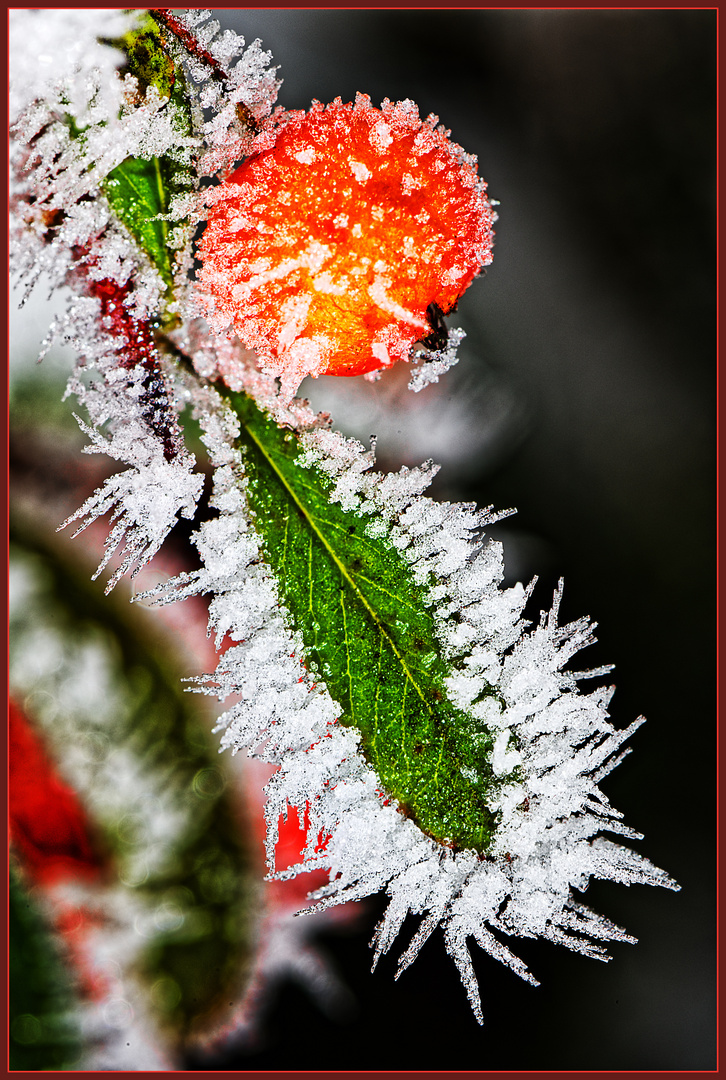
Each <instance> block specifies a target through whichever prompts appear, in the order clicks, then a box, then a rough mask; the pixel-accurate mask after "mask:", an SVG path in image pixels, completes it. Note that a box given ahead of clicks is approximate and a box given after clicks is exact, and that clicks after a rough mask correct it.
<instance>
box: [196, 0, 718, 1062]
mask: <svg viewBox="0 0 726 1080" xmlns="http://www.w3.org/2000/svg"><path fill="white" fill-rule="evenodd" d="M215 16H216V17H217V18H219V19H220V20H221V21H222V24H223V26H229V27H232V28H234V29H235V30H237V31H238V32H240V33H242V34H243V35H244V36H245V37H246V39H247V40H248V41H251V40H253V39H254V38H255V37H260V38H261V39H262V42H263V45H264V46H265V47H266V48H269V49H270V50H271V51H272V53H273V57H274V60H275V62H276V63H277V64H279V65H280V72H279V74H280V76H281V77H283V79H284V83H283V86H282V90H281V92H280V97H279V103H280V104H282V105H284V106H286V107H288V108H307V107H308V106H309V104H310V101H311V99H312V98H318V99H319V100H321V101H324V102H328V101H331V100H332V99H333V98H334V97H336V96H338V95H340V96H341V97H342V98H343V100H344V101H350V100H352V99H353V98H354V96H355V93H356V91H358V90H361V91H364V92H367V93H369V94H370V95H371V97H372V99H373V103H374V104H379V103H380V101H381V100H382V99H383V98H384V97H390V98H392V99H394V100H397V99H402V98H406V97H410V98H413V99H414V100H415V101H416V102H417V103H418V105H419V107H420V111H421V115H422V116H426V115H427V114H428V113H429V112H435V113H437V114H438V115H439V116H440V118H441V120H442V122H443V123H444V124H445V125H446V127H448V128H451V129H452V138H453V139H454V140H455V141H457V142H459V143H460V144H461V145H463V146H464V148H465V149H466V150H467V151H469V152H470V153H475V154H477V155H478V157H479V169H480V173H481V175H482V176H484V177H485V178H486V180H487V181H488V183H489V189H490V192H491V194H492V196H493V197H494V198H496V199H498V200H499V201H500V203H501V206H500V207H499V213H500V221H499V223H498V226H497V242H496V248H495V257H494V263H493V265H492V267H491V268H490V269H489V271H488V273H487V275H486V277H485V278H484V279H483V280H480V281H478V282H476V283H475V284H474V285H473V286H472V288H471V289H470V290H469V292H468V293H467V294H466V296H465V297H464V299H463V300H462V302H461V304H460V308H459V313H458V314H457V316H456V317H455V321H454V325H457V324H458V325H462V326H463V327H464V328H465V329H466V331H467V334H468V337H467V339H466V341H465V343H464V346H462V350H461V356H462V360H461V363H460V364H459V366H458V367H457V368H456V369H455V370H454V371H452V372H450V373H449V374H448V375H447V376H444V378H443V379H442V381H441V382H440V383H439V385H438V386H437V387H433V388H431V389H428V390H426V391H425V394H426V395H428V397H427V398H426V400H427V401H429V402H434V400H437V401H438V402H439V406H438V407H439V408H440V407H441V403H442V402H446V403H447V407H449V414H448V415H449V421H450V422H449V430H450V436H451V440H452V445H451V450H450V452H446V450H445V449H444V451H443V452H440V451H441V447H440V446H439V445H437V446H436V448H432V449H431V450H427V451H424V452H423V453H422V454H418V455H417V456H418V457H419V459H420V458H421V457H426V456H428V454H429V453H431V455H432V456H434V457H435V458H436V460H438V461H443V469H442V473H441V474H440V476H439V478H438V479H437V481H436V485H437V487H436V489H435V493H436V494H437V495H439V496H440V497H445V498H457V499H461V498H464V499H476V500H477V502H479V503H483V504H489V503H494V504H495V505H496V506H498V507H504V506H516V507H517V508H518V514H517V516H516V517H515V518H514V519H513V520H512V521H511V522H507V523H505V524H504V525H502V526H500V527H499V530H498V532H499V535H501V537H502V539H503V540H504V542H505V551H506V554H507V568H508V573H509V574H510V576H513V577H517V578H519V577H523V578H525V579H529V578H530V577H531V576H532V574H534V573H538V574H540V583H539V585H538V586H537V589H536V592H535V602H534V614H535V616H536V611H537V608H538V607H545V606H547V605H548V604H549V601H550V598H551V593H552V589H553V587H554V584H555V582H556V580H557V578H558V577H559V576H560V574H562V575H564V577H565V599H564V602H563V611H562V614H563V618H564V619H565V620H568V619H571V618H576V617H579V616H580V615H582V614H584V613H589V614H590V615H592V617H593V618H595V619H596V620H597V621H598V622H599V624H600V629H599V638H600V641H599V644H597V645H596V646H594V647H592V648H590V649H589V650H588V651H587V653H585V654H583V659H582V661H581V662H580V664H579V665H578V666H595V665H597V664H599V663H607V662H614V663H615V664H616V674H615V676H614V678H615V681H616V683H617V693H616V695H615V698H614V701H613V705H612V714H613V716H614V720H615V723H616V725H618V726H625V725H626V724H628V723H629V722H630V721H631V720H632V719H633V718H634V717H635V716H637V715H639V714H641V713H644V714H645V715H646V716H647V717H648V723H647V724H646V725H645V726H644V727H643V728H642V729H641V730H640V731H639V732H638V733H637V735H636V736H635V737H634V739H633V741H632V742H633V750H634V753H633V755H632V756H631V757H630V758H629V759H628V760H627V761H626V762H625V763H624V764H623V765H622V766H621V767H619V768H618V769H617V770H616V772H615V773H614V774H612V775H611V776H610V777H609V778H608V779H607V780H606V781H605V783H604V789H605V791H606V793H607V795H608V796H609V797H610V798H611V800H612V802H613V803H614V805H615V806H617V807H618V808H619V809H621V810H622V811H624V813H625V819H626V821H627V822H628V823H629V824H631V825H633V826H634V827H636V828H638V829H639V830H641V831H642V832H643V833H644V834H645V839H644V840H643V841H641V842H640V843H639V844H638V848H639V850H641V851H642V852H643V853H644V854H646V855H647V856H648V857H649V858H650V859H652V861H653V862H655V863H656V864H657V865H658V866H662V867H663V868H665V869H666V870H667V871H668V872H669V873H671V874H672V875H673V876H674V877H675V878H676V879H677V880H678V881H679V882H680V884H681V885H682V887H683V888H682V892H680V893H678V894H674V893H671V892H666V891H665V890H655V889H648V888H645V887H642V886H636V887H633V888H631V889H626V888H624V887H623V886H619V885H613V884H604V883H594V884H592V885H591V887H590V889H589V890H588V892H587V894H586V896H585V900H586V902H587V903H588V904H590V905H591V906H592V907H594V908H595V909H596V910H597V911H600V912H602V913H603V914H605V915H607V916H608V917H610V918H612V919H613V920H614V921H615V922H617V923H620V924H621V925H624V926H625V927H626V928H627V929H628V930H629V931H630V932H631V933H633V934H635V935H636V936H637V937H638V938H639V939H640V942H639V944H638V945H637V946H628V945H615V946H614V947H613V955H614V959H613V960H612V962H611V963H610V964H608V965H603V964H600V963H598V962H596V961H593V960H588V959H586V958H583V957H579V956H575V955H571V954H569V953H567V952H566V951H565V950H563V949H558V948H556V947H555V946H553V945H550V944H547V943H542V942H527V941H524V942H515V943H513V944H514V946H515V951H518V952H519V953H520V955H522V957H523V958H524V959H525V960H526V961H527V962H528V963H529V964H530V966H531V969H532V970H533V972H534V974H535V975H536V976H537V977H538V978H539V979H540V981H541V983H542V985H541V986H540V987H539V988H537V989H535V988H532V987H530V986H528V985H526V984H525V983H523V982H521V981H520V980H519V979H518V978H517V977H516V976H515V975H514V974H513V973H512V972H510V971H508V970H506V969H504V968H503V967H501V966H500V965H498V964H497V963H496V962H495V961H493V960H491V959H490V958H489V957H487V956H486V955H484V954H483V953H482V952H481V951H479V950H477V949H476V947H473V950H472V951H473V953H474V964H475V968H476V971H477V973H478V976H479V981H480V987H481V994H482V1001H483V1007H484V1013H485V1026H484V1027H483V1028H480V1027H479V1026H478V1025H477V1024H476V1022H475V1021H474V1019H473V1016H472V1015H471V1013H470V1010H469V1006H468V1004H467V1002H466V998H465V994H464V991H463V989H462V987H461V985H460V983H459V979H458V976H457V973H456V970H455V968H454V965H453V962H452V961H451V960H450V959H449V958H448V957H447V956H446V954H445V951H444V947H443V940H442V938H441V936H440V933H437V934H436V935H434V937H433V938H432V939H431V940H430V941H429V942H428V943H427V944H426V946H425V947H424V949H423V952H422V954H421V955H420V957H419V958H418V960H417V961H416V962H415V964H414V965H413V966H412V968H410V969H409V970H408V971H407V972H406V973H405V974H404V975H403V976H402V977H401V979H400V980H399V981H398V982H394V980H393V974H394V971H395V962H394V958H393V957H388V958H387V959H385V960H384V961H383V962H381V964H380V965H379V968H378V970H377V971H376V973H375V974H374V975H371V974H370V973H369V968H370V952H369V949H368V944H367V942H368V940H369V938H370V936H371V934H372V931H373V927H374V925H375V922H376V921H377V919H378V917H380V914H381V911H382V909H383V903H382V900H381V899H380V898H379V899H378V900H376V901H371V902H369V904H368V906H367V908H366V909H365V910H364V911H363V913H362V917H361V923H360V928H359V930H358V931H356V932H353V933H348V934H340V935H335V934H333V933H329V934H327V935H324V936H323V938H322V946H323V948H324V950H325V951H326V953H327V954H328V956H329V957H330V958H331V960H332V962H333V963H334V964H335V965H336V967H337V969H338V971H339V972H340V973H341V975H342V976H343V978H344V979H345V981H346V982H347V984H348V985H349V986H350V988H351V989H352V990H353V992H354V995H355V999H356V1003H357V1004H356V1007H355V1009H354V1010H353V1011H352V1012H350V1013H348V1014H346V1015H343V1016H340V1017H337V1018H329V1017H326V1016H324V1015H323V1014H322V1013H321V1012H320V1011H319V1010H318V1008H317V1007H316V1006H315V1005H314V1004H312V1003H311V1001H310V999H309V998H308V997H307V995H306V993H305V992H304V991H303V990H301V989H299V988H297V987H295V986H293V985H292V984H290V985H287V986H285V987H284V988H283V990H282V992H281V994H280V995H279V996H278V998H277V1002H276V1004H275V1005H274V1007H273V1008H272V1011H271V1013H270V1015H269V1018H268V1022H267V1027H266V1041H265V1042H264V1043H263V1044H262V1045H261V1046H260V1047H259V1048H258V1049H257V1050H256V1051H255V1052H254V1053H248V1054H243V1053H241V1052H240V1053H239V1054H238V1055H237V1056H235V1057H227V1058H225V1059H223V1060H218V1061H216V1062H214V1063H213V1064H212V1067H217V1068H235V1069H240V1070H247V1069H293V1070H315V1071H318V1070H325V1069H333V1070H337V1069H345V1070H357V1069H362V1070H386V1071H388V1070H414V1071H417V1072H418V1071H425V1070H558V1071H559V1070H581V1069H592V1070H609V1069H612V1070H643V1069H645V1070H690V1069H713V1068H715V1064H716V1062H715V870H714V866H715V859H714V852H715V846H714V834H715V663H714V661H715V648H714V641H715V571H714V547H715V540H714V517H715V514H714V501H715V500H714V477H715V454H714V436H715V361H714V353H715V349H714V327H715V321H714V314H715V273H714V267H715V256H714V248H715V74H716V14H715V11H713V10H710V11H709V10H701V11H699V10H661V11H658V10H652V11H651V10H646V11H521V12H520V11H447V12H444V11H422V10H410V11H408V10H402V11H239V10H225V11H217V12H215ZM452 319H453V317H452ZM341 381H342V380H341ZM356 382H359V380H357V381H356ZM366 385H369V384H366ZM321 392H322V391H321ZM423 396H424V395H421V397H422V398H423ZM431 407H432V409H433V408H434V405H432V406H431ZM472 408H473V409H474V413H473V416H474V419H473V420H472V411H471V410H472ZM457 410H458V412H457ZM467 410H468V411H467ZM477 410H478V411H477ZM422 415H425V413H423V414H422ZM457 415H458V416H460V418H461V420H460V423H458V424H457V422H456V417H457ZM477 415H478V416H479V418H480V419H479V421H478V422H477V420H476V417H477ZM452 417H453V421H452V419H451V418H452ZM341 426H344V425H341ZM373 430H375V429H374V428H373V427H371V431H373ZM422 432H423V435H422V433H421V431H419V433H418V438H417V441H416V449H417V450H418V446H419V440H420V438H422V437H423V439H424V440H425V435H426V425H425V422H424V423H423V425H422ZM377 434H378V435H379V455H380V458H381V460H382V462H383V463H385V464H390V465H392V466H395V465H397V464H398V460H405V458H406V453H405V451H404V452H402V451H401V450H400V448H399V449H398V450H397V449H396V446H395V445H394V443H395V440H391V441H390V445H387V443H386V438H385V431H384V432H382V431H381V430H379V431H378V432H377ZM397 454H398V460H397V459H396V455H397ZM413 929H414V927H413V924H411V925H409V924H408V923H407V924H406V927H405V928H404V930H405V931H408V932H409V934H410V932H411V931H412V930H413ZM406 940H407V939H406ZM403 944H405V940H404V941H403V943H402V947H403ZM189 1067H191V1068H209V1067H210V1062H209V1061H204V1063H202V1062H201V1061H190V1062H189Z"/></svg>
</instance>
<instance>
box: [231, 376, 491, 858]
mask: <svg viewBox="0 0 726 1080" xmlns="http://www.w3.org/2000/svg"><path fill="white" fill-rule="evenodd" d="M222 392H223V393H225V396H227V397H228V398H229V400H230V401H231V404H232V406H233V408H234V410H235V412H236V413H237V415H238V417H239V419H240V421H241V435H240V440H239V442H240V445H241V446H242V447H243V448H244V451H245V458H244V460H245V471H246V475H247V479H248V499H249V503H250V509H251V512H252V514H253V517H254V520H255V525H256V527H257V530H258V532H259V533H260V535H261V537H262V540H263V544H264V549H265V555H266V558H267V560H268V562H269V564H270V566H271V567H272V569H273V571H274V573H275V576H276V579H277V583H278V588H279V591H280V598H281V600H282V601H283V603H284V604H285V606H286V607H287V609H288V611H289V612H290V615H291V617H292V623H293V626H294V628H295V629H296V630H298V631H299V632H300V633H301V634H302V637H303V640H304V643H305V647H306V658H307V663H308V666H309V667H310V669H311V670H312V671H313V672H315V673H319V676H320V678H321V679H322V680H324V681H325V683H326V685H327V687H328V690H329V692H330V694H331V695H332V697H333V698H334V699H335V700H336V701H337V702H338V703H339V705H340V706H341V708H342V716H341V723H342V724H344V725H347V726H353V727H356V728H357V729H358V730H359V731H360V733H361V736H362V742H361V749H362V753H363V754H364V756H365V758H366V760H367V761H368V762H369V764H370V765H371V766H372V768H373V769H374V770H375V772H376V774H377V776H378V778H379V780H380V783H381V787H382V789H383V791H384V792H385V793H386V794H387V795H389V796H392V797H393V798H394V799H396V801H397V802H398V803H399V805H400V807H401V809H402V810H403V812H404V813H405V814H407V815H408V816H409V817H411V818H412V819H413V820H414V821H415V822H416V824H417V825H418V826H419V827H420V828H421V829H422V830H423V831H424V832H426V833H427V834H428V835H430V836H432V837H433V838H434V839H436V840H438V841H439V842H441V843H445V844H449V845H452V846H454V847H457V848H474V849H476V850H477V851H479V852H482V853H483V852H485V851H486V850H487V849H488V847H489V846H490V843H491V839H492V835H493V833H494V831H495V829H496V826H497V821H498V815H497V813H495V812H492V811H491V810H490V809H489V807H488V805H487V804H488V801H489V800H490V798H491V796H492V794H493V793H494V792H495V791H496V790H497V788H498V787H499V786H501V784H502V782H503V780H504V779H506V780H508V781H509V780H511V777H510V776H508V777H506V778H502V777H498V776H496V775H495V774H494V773H493V770H492V767H491V764H490V755H491V750H492V745H493V736H492V734H491V732H489V731H488V730H487V729H486V728H485V727H483V726H482V725H481V724H479V723H478V722H477V721H475V720H474V719H473V718H472V717H471V716H468V715H466V714H465V713H464V712H462V711H461V710H458V709H456V708H455V707H454V706H453V705H452V703H451V702H450V701H449V699H448V697H447V694H446V686H445V679H446V676H447V674H449V673H450V672H449V669H448V666H447V663H446V661H445V659H444V657H443V655H442V651H441V646H440V644H439V641H438V639H437V636H436V632H435V627H434V620H433V617H432V614H431V612H430V610H429V609H428V607H427V605H426V603H425V601H424V594H425V591H426V589H425V587H423V586H421V585H419V584H417V583H416V581H415V580H414V577H413V574H412V572H411V568H410V567H409V565H408V563H407V562H406V561H405V559H404V558H403V557H402V556H401V554H400V553H399V552H398V551H397V550H396V549H395V548H394V547H393V545H392V544H391V543H390V542H389V541H387V540H386V539H385V538H384V539H374V538H372V537H371V536H369V535H368V534H367V532H366V528H365V526H366V519H365V518H363V517H361V516H359V515H358V514H356V513H354V512H352V511H346V510H343V509H342V508H341V507H340V506H339V505H337V504H335V503H333V502H331V500H330V497H329V491H330V481H329V480H328V479H327V478H326V477H324V475H323V474H322V473H321V472H320V471H319V470H317V469H315V468H312V469H309V468H303V467H301V466H300V465H299V464H298V463H297V460H296V459H297V458H298V456H299V453H300V445H299V442H298V439H297V437H296V436H295V435H294V434H293V433H292V432H283V431H282V430H281V429H280V428H279V427H278V426H277V425H276V424H275V423H274V421H272V420H270V419H268V418H267V417H265V416H264V415H263V414H262V413H261V412H260V410H259V409H258V408H257V407H256V406H255V404H254V403H253V402H252V401H251V400H250V399H249V398H248V397H245V396H244V395H242V394H236V393H232V392H230V391H224V390H223V391H222ZM487 692H488V693H490V694H492V695H493V694H494V691H493V690H488V691H487Z"/></svg>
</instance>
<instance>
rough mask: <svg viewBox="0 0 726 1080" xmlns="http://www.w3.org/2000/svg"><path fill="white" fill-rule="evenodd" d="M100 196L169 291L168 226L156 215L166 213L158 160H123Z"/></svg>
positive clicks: (169, 256)
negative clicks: (144, 253) (149, 261)
mask: <svg viewBox="0 0 726 1080" xmlns="http://www.w3.org/2000/svg"><path fill="white" fill-rule="evenodd" d="M103 193H104V195H105V196H106V198H107V199H108V201H109V203H110V205H111V209H112V210H113V212H114V213H115V214H116V217H117V218H118V219H119V220H120V221H122V222H123V224H124V225H125V226H126V228H127V229H128V230H129V232H130V233H131V235H132V236H133V237H134V239H135V240H136V242H137V243H138V244H139V245H140V246H141V247H142V248H143V249H144V251H145V252H146V254H147V255H148V256H149V258H150V259H151V261H152V263H153V264H154V266H155V267H156V269H157V270H158V271H159V273H160V274H161V276H162V278H163V280H164V283H165V284H166V285H167V286H168V287H169V288H171V286H172V285H173V283H174V276H173V271H172V261H171V259H172V256H171V252H170V251H169V247H168V235H169V223H168V222H167V221H160V220H159V214H165V213H166V212H167V211H168V209H169V207H168V200H167V194H166V188H165V185H164V179H163V176H162V170H161V162H160V161H159V158H151V160H150V161H144V160H143V158H126V160H125V161H122V162H121V164H120V165H117V166H116V168H115V169H114V170H113V172H110V173H109V174H108V176H107V177H106V179H105V180H104V182H103Z"/></svg>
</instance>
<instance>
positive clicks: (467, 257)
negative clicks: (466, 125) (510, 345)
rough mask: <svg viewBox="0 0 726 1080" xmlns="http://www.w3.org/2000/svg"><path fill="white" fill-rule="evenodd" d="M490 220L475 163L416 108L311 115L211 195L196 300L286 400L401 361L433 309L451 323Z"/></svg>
mask: <svg viewBox="0 0 726 1080" xmlns="http://www.w3.org/2000/svg"><path fill="white" fill-rule="evenodd" d="M494 216H495V215H494V212H493V210H492V207H491V205H490V204H489V202H488V201H487V198H486V185H485V184H484V182H483V181H482V180H480V179H479V177H478V176H477V172H476V160H475V159H474V158H472V157H469V156H468V155H466V154H465V153H464V152H463V151H462V150H461V148H460V147H459V146H457V145H456V144H455V143H453V142H452V141H451V140H450V139H449V137H448V134H447V133H446V132H445V131H444V130H443V129H441V128H440V127H437V126H436V118H435V117H431V118H429V119H428V120H425V121H422V120H421V119H420V117H419V114H418V109H417V107H416V105H414V103H413V102H412V101H402V102H398V103H392V102H390V101H384V102H383V104H382V106H381V108H380V109H377V108H375V107H373V106H372V105H371V102H370V98H369V97H367V96H366V95H363V94H358V96H357V97H356V101H355V104H347V105H346V104H343V103H342V101H341V100H340V99H339V98H338V99H336V100H335V101H334V102H333V103H332V104H330V105H327V106H323V105H321V104H320V103H319V102H314V103H313V105H312V107H311V109H310V111H309V112H307V113H305V112H292V113H288V114H286V115H285V116H284V117H283V119H282V121H281V122H280V125H279V129H278V131H277V134H276V138H275V142H274V145H272V146H271V147H270V148H268V149H265V150H263V151H262V152H260V153H259V154H257V155H256V156H253V157H251V158H249V159H248V160H247V161H245V162H244V164H243V165H241V166H240V168H238V169H237V171H236V172H235V173H234V174H233V175H232V176H231V177H230V179H229V180H228V181H227V182H226V183H224V184H223V185H221V186H220V187H219V188H218V189H217V192H216V193H215V204H214V206H213V208H212V209H211V211H210V213H209V217H208V224H207V227H206V229H205V232H204V234H203V236H202V239H201V242H200V244H199V249H198V255H199V258H200V260H201V263H202V269H201V271H200V275H199V281H200V285H201V288H202V294H203V295H204V296H205V297H206V301H207V303H208V306H209V311H210V318H211V320H212V322H213V323H214V324H215V325H216V326H217V327H218V328H222V327H229V326H231V327H232V328H233V329H234V331H235V332H236V333H237V334H238V335H239V337H240V338H241V339H242V340H243V341H244V343H245V344H246V345H248V346H249V347H251V348H253V349H255V350H256V352H257V353H258V355H259V357H260V359H261V361H262V363H263V366H264V367H266V369H267V370H268V371H272V372H273V373H274V374H276V375H280V376H281V377H282V381H283V385H286V386H287V387H288V388H291V389H295V388H296V387H297V385H298V384H299V383H300V381H301V379H302V378H303V377H304V376H305V375H308V374H310V375H320V374H334V375H359V374H362V373H364V372H367V371H373V370H376V369H379V368H384V367H388V366H389V365H390V364H393V363H394V362H395V361H397V360H404V359H407V358H408V356H409V353H410V350H411V346H412V345H413V344H414V343H415V342H416V341H419V340H421V339H422V338H425V337H427V336H428V334H430V332H431V327H430V325H429V322H428V320H427V317H426V309H427V307H429V305H431V304H432V303H435V304H436V305H438V307H439V308H440V309H441V310H442V311H444V312H447V311H450V310H451V308H452V307H453V306H454V304H455V303H456V301H457V300H458V298H459V297H460V296H461V294H462V293H463V292H464V290H465V289H466V288H467V286H468V285H469V284H470V283H471V281H472V280H473V279H474V278H475V277H476V275H477V274H478V273H479V271H480V270H481V268H482V267H484V266H487V265H488V264H489V263H490V262H491V257H492V255H491V251H492V240H493V233H492V224H493V221H494Z"/></svg>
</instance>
